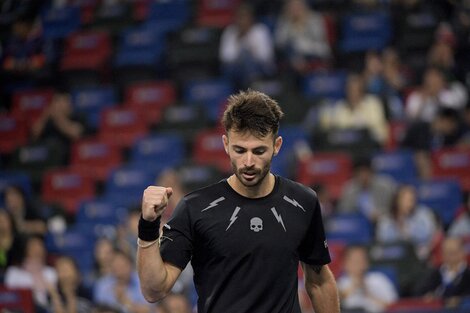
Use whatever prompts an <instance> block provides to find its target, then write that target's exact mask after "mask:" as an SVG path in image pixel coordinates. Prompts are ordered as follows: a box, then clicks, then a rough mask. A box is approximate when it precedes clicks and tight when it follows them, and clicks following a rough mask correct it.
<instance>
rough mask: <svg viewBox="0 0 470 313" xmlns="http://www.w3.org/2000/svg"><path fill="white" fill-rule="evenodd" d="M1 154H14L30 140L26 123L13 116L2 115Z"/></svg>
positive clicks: (0, 123) (0, 129)
mask: <svg viewBox="0 0 470 313" xmlns="http://www.w3.org/2000/svg"><path fill="white" fill-rule="evenodd" d="M0 138H1V139H0V154H3V153H12V152H13V151H14V150H15V149H16V148H18V147H20V146H22V145H24V144H25V143H26V142H27V139H28V130H27V129H26V123H25V122H24V121H23V120H22V119H21V118H20V117H15V116H14V115H11V114H0Z"/></svg>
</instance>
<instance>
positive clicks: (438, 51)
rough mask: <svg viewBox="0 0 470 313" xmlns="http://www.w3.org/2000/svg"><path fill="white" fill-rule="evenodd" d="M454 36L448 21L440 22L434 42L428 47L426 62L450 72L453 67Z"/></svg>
mask: <svg viewBox="0 0 470 313" xmlns="http://www.w3.org/2000/svg"><path fill="white" fill-rule="evenodd" d="M455 44H456V38H455V35H454V32H453V31H452V28H451V26H450V25H449V24H448V23H441V24H440V25H439V27H438V28H437V30H436V33H435V39H434V43H433V44H432V46H431V48H430V49H429V54H428V63H429V64H430V65H433V66H438V67H440V68H442V69H444V70H445V71H446V72H449V73H452V72H453V70H454V68H455V58H454V55H455V49H454V47H455Z"/></svg>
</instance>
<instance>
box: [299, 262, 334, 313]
mask: <svg viewBox="0 0 470 313" xmlns="http://www.w3.org/2000/svg"><path fill="white" fill-rule="evenodd" d="M302 268H303V271H304V278H305V289H306V290H307V293H308V295H309V297H310V300H311V301H312V304H313V308H314V310H315V312H316V313H339V312H340V309H339V296H338V288H337V287H336V281H335V278H334V276H333V273H332V272H331V271H330V268H329V267H328V265H323V266H315V265H309V264H305V263H302Z"/></svg>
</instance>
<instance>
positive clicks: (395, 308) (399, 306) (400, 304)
mask: <svg viewBox="0 0 470 313" xmlns="http://www.w3.org/2000/svg"><path fill="white" fill-rule="evenodd" d="M443 309H444V305H443V303H442V300H429V299H423V298H403V299H399V300H398V301H396V302H394V303H393V304H391V305H390V306H389V307H388V308H387V310H386V313H412V312H426V313H440V312H442V310H443Z"/></svg>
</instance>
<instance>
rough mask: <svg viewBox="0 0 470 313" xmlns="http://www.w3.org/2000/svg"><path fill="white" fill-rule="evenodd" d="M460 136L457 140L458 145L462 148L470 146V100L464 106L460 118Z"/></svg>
mask: <svg viewBox="0 0 470 313" xmlns="http://www.w3.org/2000/svg"><path fill="white" fill-rule="evenodd" d="M462 122H463V123H462V130H463V134H462V138H460V140H459V142H458V146H460V147H463V148H470V101H468V102H467V105H466V106H465V111H464V113H463V118H462Z"/></svg>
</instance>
